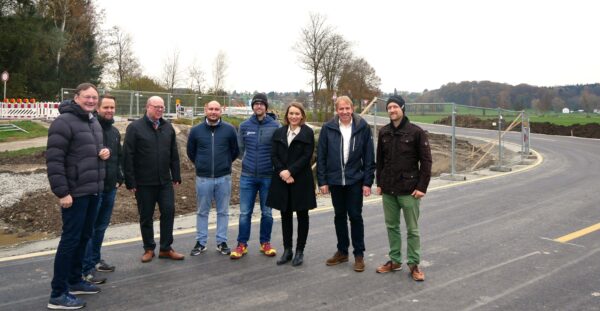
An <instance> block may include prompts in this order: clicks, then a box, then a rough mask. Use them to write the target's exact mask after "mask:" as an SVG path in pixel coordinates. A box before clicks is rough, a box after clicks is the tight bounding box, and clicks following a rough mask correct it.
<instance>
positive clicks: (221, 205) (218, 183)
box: [196, 175, 231, 246]
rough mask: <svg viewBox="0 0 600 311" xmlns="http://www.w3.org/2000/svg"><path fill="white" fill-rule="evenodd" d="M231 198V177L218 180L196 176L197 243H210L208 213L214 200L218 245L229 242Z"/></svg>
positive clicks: (218, 178)
mask: <svg viewBox="0 0 600 311" xmlns="http://www.w3.org/2000/svg"><path fill="white" fill-rule="evenodd" d="M230 198H231V175H225V176H221V177H217V178H208V177H198V176H196V200H197V202H198V205H197V206H198V211H197V213H196V241H198V243H200V244H202V245H204V246H206V242H207V241H208V213H209V212H210V207H211V205H212V201H213V199H214V200H215V204H216V207H217V238H216V240H217V245H218V244H220V243H223V242H227V226H228V225H229V200H230Z"/></svg>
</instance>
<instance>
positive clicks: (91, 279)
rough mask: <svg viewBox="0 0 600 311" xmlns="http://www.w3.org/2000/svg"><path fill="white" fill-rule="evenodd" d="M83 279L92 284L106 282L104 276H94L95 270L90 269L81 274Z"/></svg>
mask: <svg viewBox="0 0 600 311" xmlns="http://www.w3.org/2000/svg"><path fill="white" fill-rule="evenodd" d="M83 279H84V280H86V281H88V282H90V283H92V284H104V283H106V278H103V277H100V276H96V271H94V270H91V271H90V272H89V273H88V274H84V275H83Z"/></svg>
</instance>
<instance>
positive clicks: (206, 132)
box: [187, 119, 239, 178]
mask: <svg viewBox="0 0 600 311" xmlns="http://www.w3.org/2000/svg"><path fill="white" fill-rule="evenodd" d="M238 154H239V149H238V144H237V135H236V132H235V128H234V127H233V126H232V125H231V124H229V123H227V122H224V121H222V120H219V123H218V124H217V125H215V126H211V125H209V124H208V123H207V121H206V119H205V120H204V122H203V123H201V124H198V125H197V126H195V127H193V128H192V130H191V131H190V135H189V136H188V142H187V156H188V158H189V159H190V161H192V162H194V166H195V167H196V175H197V176H199V177H211V178H217V177H221V176H225V175H229V174H231V163H232V162H233V161H235V159H236V158H237V156H238Z"/></svg>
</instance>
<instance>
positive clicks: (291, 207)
mask: <svg viewBox="0 0 600 311" xmlns="http://www.w3.org/2000/svg"><path fill="white" fill-rule="evenodd" d="M305 121H306V113H305V112H304V107H303V106H302V104H300V103H296V102H292V103H290V104H289V105H288V107H287V110H286V112H285V117H284V124H285V126H283V127H280V128H279V129H277V130H276V131H275V133H273V138H272V140H273V144H272V147H271V160H272V162H273V167H274V168H275V169H274V171H273V177H272V179H271V187H270V188H269V197H268V199H267V205H268V206H270V207H272V208H274V209H278V210H279V211H280V212H281V228H282V230H281V231H282V232H283V247H284V249H285V250H284V252H283V255H282V256H281V259H279V260H278V261H277V264H278V265H282V264H285V263H287V262H289V261H290V260H292V257H294V258H293V260H292V265H293V266H299V265H301V264H302V261H303V258H304V246H305V245H306V238H307V236H308V210H310V209H313V208H315V207H317V199H316V197H315V182H314V179H313V174H312V170H311V168H310V161H311V159H312V155H313V150H314V148H315V137H314V133H313V130H312V129H311V128H310V127H308V126H306V125H305V124H304V122H305ZM294 212H296V217H297V218H298V238H297V239H298V240H297V241H296V256H294V253H293V251H292V234H293V230H294V220H293V213H294Z"/></svg>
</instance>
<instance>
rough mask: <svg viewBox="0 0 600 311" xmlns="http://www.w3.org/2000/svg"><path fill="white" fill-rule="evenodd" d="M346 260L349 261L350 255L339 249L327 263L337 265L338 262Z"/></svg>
mask: <svg viewBox="0 0 600 311" xmlns="http://www.w3.org/2000/svg"><path fill="white" fill-rule="evenodd" d="M346 261H348V255H347V254H343V253H342V252H340V251H337V252H335V254H333V257H331V258H329V259H327V261H326V262H325V264H326V265H328V266H335V265H337V264H341V263H342V262H346Z"/></svg>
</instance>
